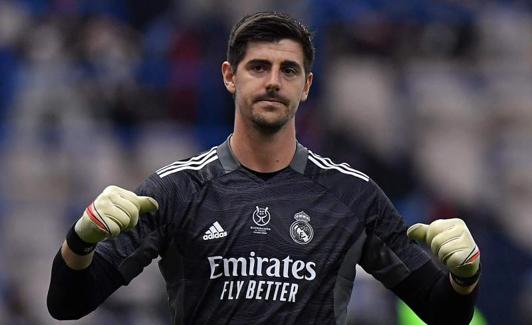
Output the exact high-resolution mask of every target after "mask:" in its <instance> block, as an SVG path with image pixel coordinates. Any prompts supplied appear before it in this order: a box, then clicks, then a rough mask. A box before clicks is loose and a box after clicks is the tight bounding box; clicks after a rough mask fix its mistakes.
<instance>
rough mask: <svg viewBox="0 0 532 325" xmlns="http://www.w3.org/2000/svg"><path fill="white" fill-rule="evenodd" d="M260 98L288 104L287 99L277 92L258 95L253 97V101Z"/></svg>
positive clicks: (260, 99) (257, 100)
mask: <svg viewBox="0 0 532 325" xmlns="http://www.w3.org/2000/svg"><path fill="white" fill-rule="evenodd" d="M262 100H267V101H271V102H279V103H281V104H284V105H288V102H289V100H288V99H286V98H285V97H283V96H280V95H278V94H272V93H269V94H264V95H260V96H257V97H256V98H255V102H259V101H262Z"/></svg>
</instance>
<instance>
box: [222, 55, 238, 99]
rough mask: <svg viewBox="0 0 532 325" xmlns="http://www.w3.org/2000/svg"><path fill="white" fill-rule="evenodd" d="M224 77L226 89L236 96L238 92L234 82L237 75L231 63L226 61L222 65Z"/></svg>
mask: <svg viewBox="0 0 532 325" xmlns="http://www.w3.org/2000/svg"><path fill="white" fill-rule="evenodd" d="M222 76H223V78H224V84H225V89H227V91H228V92H230V93H231V94H233V95H234V94H235V92H236V86H235V81H234V79H235V75H234V73H233V68H232V67H231V63H229V62H228V61H224V62H223V63H222Z"/></svg>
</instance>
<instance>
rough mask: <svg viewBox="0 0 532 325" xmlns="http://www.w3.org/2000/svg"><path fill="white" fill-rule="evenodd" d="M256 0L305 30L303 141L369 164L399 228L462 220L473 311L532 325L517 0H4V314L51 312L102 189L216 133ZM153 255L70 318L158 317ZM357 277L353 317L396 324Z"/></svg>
mask: <svg viewBox="0 0 532 325" xmlns="http://www.w3.org/2000/svg"><path fill="white" fill-rule="evenodd" d="M264 9H275V10H279V11H284V12H287V13H290V14H292V15H294V16H296V17H298V18H300V19H301V20H303V21H304V22H306V23H307V24H309V25H310V27H311V29H312V30H313V31H314V32H315V43H316V47H317V60H316V64H315V67H314V72H315V78H314V80H315V82H314V86H313V90H312V92H311V96H310V100H309V101H308V102H306V103H305V104H304V105H303V106H302V107H301V108H300V111H299V113H298V114H299V116H298V119H297V121H298V122H297V123H298V124H299V134H298V138H299V139H300V141H301V142H302V143H303V144H304V145H305V146H307V147H310V148H311V149H312V150H314V151H317V152H320V153H322V154H323V155H324V156H331V157H333V158H334V159H335V160H336V161H346V162H348V163H350V164H351V165H352V166H353V167H354V168H357V169H360V170H362V171H364V172H365V173H367V174H369V175H370V176H372V178H374V179H375V180H376V181H377V183H379V184H380V185H381V187H383V189H384V190H385V192H386V193H387V194H388V195H389V196H390V198H391V199H392V200H393V201H394V203H395V204H396V206H397V207H398V209H399V210H400V211H401V213H402V214H403V215H404V217H405V219H406V220H407V223H408V224H411V223H414V222H417V221H430V220H432V219H436V218H449V217H461V218H463V219H465V220H466V222H467V223H468V225H469V226H470V228H471V230H472V233H473V234H474V236H475V239H476V240H477V243H478V244H479V246H480V248H481V251H482V262H483V278H482V285H481V292H480V296H479V301H478V308H479V309H480V311H481V312H482V313H483V314H484V316H485V318H486V320H487V322H488V323H489V324H532V215H531V214H532V10H531V5H530V4H529V2H528V1H509V0H508V1H480V0H479V1H476V0H470V1H451V0H448V1H444V0H440V1H428V0H413V1H406V0H395V1H394V0H389V1H386V0H380V1H376V0H364V1H362V0H360V1H346V0H293V1H281V0H267V1H266V0H232V1H216V0H194V1H193V0H190V1H184V0H182V1H179V0H174V1H170V0H160V1H142V0H116V1H107V0H48V1H47V0H18V1H8V0H0V168H1V171H2V177H0V248H1V249H0V323H1V324H55V323H56V322H55V321H54V320H52V319H51V318H50V316H49V315H48V313H47V311H46V306H45V301H46V298H45V295H46V289H47V286H48V281H49V270H50V266H51V262H52V259H53V256H54V255H55V253H56V252H57V250H58V248H59V245H60V243H61V241H62V239H63V238H64V235H65V234H66V231H67V229H68V228H69V226H70V225H71V224H72V222H74V221H75V220H76V219H77V218H78V217H79V215H80V213H81V211H82V210H83V208H84V207H85V206H86V205H87V204H88V203H89V201H90V200H92V199H93V198H94V197H95V196H96V195H97V194H98V193H99V192H100V191H101V190H102V189H103V188H104V187H105V186H106V185H108V184H116V185H120V186H123V187H128V188H135V187H136V185H138V184H139V183H140V182H141V181H142V179H143V178H144V177H146V176H147V175H149V174H150V173H152V172H153V171H154V170H155V169H157V168H158V167H160V166H163V165H165V164H166V163H168V162H171V161H174V160H177V159H181V158H185V157H187V156H188V155H191V154H193V153H195V152H197V151H200V150H204V149H206V148H208V147H210V146H212V145H216V144H218V143H219V142H221V141H223V140H224V139H225V137H226V136H227V135H228V133H229V132H230V130H231V128H232V118H233V109H234V108H233V104H232V100H231V97H230V96H228V94H227V93H226V92H225V89H224V87H223V84H222V81H221V76H220V63H221V62H222V61H223V60H224V58H225V45H226V40H227V35H228V32H229V29H230V27H231V26H232V24H233V23H235V22H236V21H237V20H238V19H239V18H240V17H241V16H242V15H244V14H246V13H251V12H254V11H257V10H264ZM155 264H156V263H154V265H152V266H150V267H149V268H148V270H147V271H146V272H145V273H143V274H142V275H141V277H140V278H139V279H137V280H136V281H134V282H133V283H132V284H131V285H130V286H128V287H126V288H123V289H121V290H120V291H119V292H118V293H117V294H115V295H114V296H112V297H111V298H110V299H109V300H108V301H107V302H106V303H105V305H104V306H102V308H100V309H99V310H98V311H97V312H95V313H93V314H92V315H90V316H88V317H87V318H85V319H84V320H82V321H80V322H79V324H96V323H97V324H132V325H140V324H167V323H168V309H167V303H166V297H165V292H164V285H163V283H162V279H161V278H160V276H159V275H158V273H157V270H156V265H155ZM357 281H360V283H359V285H358V286H357V287H355V290H354V292H355V295H354V297H353V301H352V305H351V307H350V308H351V310H352V315H351V320H352V321H357V323H356V324H394V319H395V298H394V297H393V296H391V295H390V293H389V292H387V291H384V290H383V289H382V287H381V286H380V284H378V283H377V282H375V281H374V280H372V279H370V278H369V277H366V276H362V277H361V279H360V280H357ZM68 323H70V322H67V324H68ZM76 324H77V323H76Z"/></svg>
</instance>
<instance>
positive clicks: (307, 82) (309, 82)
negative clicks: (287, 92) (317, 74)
mask: <svg viewBox="0 0 532 325" xmlns="http://www.w3.org/2000/svg"><path fill="white" fill-rule="evenodd" d="M313 78H314V75H313V74H312V72H309V74H308V76H307V77H306V78H305V87H304V88H303V94H301V101H302V102H304V101H306V100H307V98H308V93H309V92H310V86H312V79H313Z"/></svg>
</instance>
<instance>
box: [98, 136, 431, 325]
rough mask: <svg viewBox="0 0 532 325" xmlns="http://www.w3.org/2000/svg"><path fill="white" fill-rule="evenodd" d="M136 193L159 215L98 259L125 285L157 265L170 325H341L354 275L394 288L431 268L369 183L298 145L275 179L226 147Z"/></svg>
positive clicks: (169, 169)
mask: <svg viewBox="0 0 532 325" xmlns="http://www.w3.org/2000/svg"><path fill="white" fill-rule="evenodd" d="M136 192H137V193H138V194H140V195H148V196H151V197H153V198H155V199H156V200H157V202H159V210H158V211H156V212H154V213H152V214H150V215H144V216H141V217H140V219H139V224H138V226H137V227H135V228H134V229H133V230H132V231H128V232H125V233H122V234H120V235H119V236H118V237H117V238H115V239H111V240H106V241H104V242H102V243H100V244H98V246H97V250H96V251H97V253H98V254H99V255H101V256H102V257H103V258H104V259H105V260H107V261H108V262H110V263H111V264H112V265H113V266H114V267H115V268H116V269H117V270H118V271H119V272H120V274H121V275H122V277H123V278H124V279H125V282H126V283H127V282H129V281H131V279H133V278H134V277H135V276H137V275H138V274H139V273H140V272H141V271H142V269H143V268H144V267H145V266H146V265H148V264H149V263H150V262H151V261H152V260H153V259H155V258H157V257H159V256H160V260H159V267H160V270H161V273H162V275H163V277H164V280H165V282H166V287H167V291H168V296H169V303H170V308H171V311H172V318H173V323H174V324H229V323H230V324H344V322H345V318H346V311H347V303H348V301H349V298H350V295H351V290H352V286H353V280H354V278H355V272H356V271H355V266H356V264H359V265H361V266H362V267H363V268H364V269H365V270H366V271H368V272H369V273H371V274H372V275H373V276H374V277H375V278H377V279H378V280H380V281H381V282H382V283H383V284H384V285H385V286H386V287H388V288H393V287H394V286H396V285H397V284H399V283H400V282H401V281H402V280H404V279H405V278H406V277H407V276H408V275H409V274H410V273H411V272H412V271H414V270H416V269H418V268H420V267H421V266H422V265H423V264H425V263H426V262H427V261H429V260H430V257H429V256H428V255H427V254H425V252H424V251H423V250H422V249H421V248H420V247H419V246H417V245H416V244H414V243H413V242H411V241H409V240H408V238H407V237H406V232H405V230H406V228H405V225H404V224H403V220H402V218H401V217H400V216H399V214H398V212H397V211H396V210H395V209H394V207H393V206H392V204H391V202H390V201H389V200H388V198H387V197H386V196H385V194H384V193H383V192H382V191H381V190H380V189H379V187H378V186H377V185H376V184H375V183H374V182H373V181H372V180H371V179H370V178H369V177H368V176H366V175H364V174H363V173H361V172H359V171H357V170H355V169H353V168H351V167H350V166H349V165H347V164H345V163H342V164H337V163H334V162H332V161H331V160H330V159H329V158H324V157H321V156H319V155H317V154H315V153H313V152H312V151H310V150H308V149H306V148H305V147H303V146H302V145H300V144H298V146H297V151H296V153H295V156H294V159H293V161H292V163H291V164H290V167H289V168H286V169H284V170H282V171H281V172H279V173H277V174H276V175H275V176H273V177H271V178H269V179H267V180H263V179H261V178H260V177H258V176H257V175H255V174H253V173H252V172H250V171H249V170H247V169H246V168H244V167H242V166H240V164H239V162H238V161H237V160H236V159H235V157H234V156H233V155H232V153H231V150H230V147H229V141H226V142H224V143H223V144H221V145H219V146H217V147H214V148H212V149H210V150H209V151H207V152H204V153H202V154H200V155H198V156H195V157H192V158H190V159H187V160H182V161H177V162H175V163H172V164H170V165H168V166H166V167H163V168H161V169H159V170H158V171H157V172H156V173H154V174H153V175H151V176H150V177H149V178H147V179H146V180H145V181H144V183H143V184H142V185H141V186H140V187H139V188H138V189H137V191H136ZM355 294H356V293H355Z"/></svg>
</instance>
